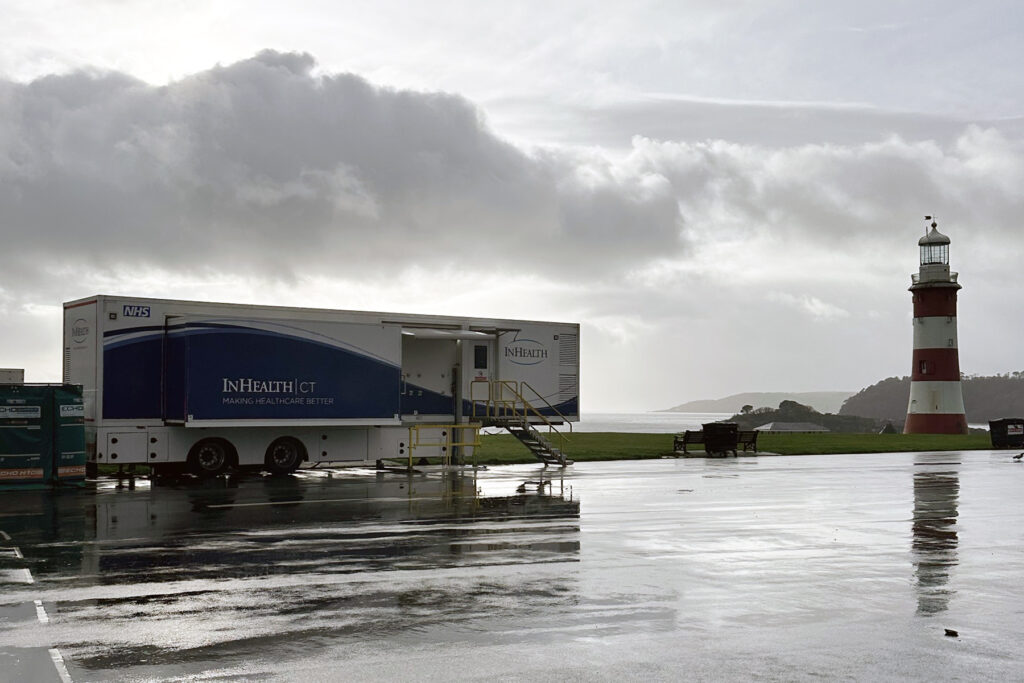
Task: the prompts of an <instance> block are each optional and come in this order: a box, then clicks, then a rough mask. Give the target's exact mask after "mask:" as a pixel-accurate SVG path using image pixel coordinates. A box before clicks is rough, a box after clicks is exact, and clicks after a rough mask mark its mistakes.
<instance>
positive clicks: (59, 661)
mask: <svg viewBox="0 0 1024 683" xmlns="http://www.w3.org/2000/svg"><path fill="white" fill-rule="evenodd" d="M50 659H52V660H53V665H54V666H55V667H57V675H58V676H60V680H61V681H62V683H72V680H71V674H69V673H68V667H67V666H65V665H64V658H63V657H61V656H60V650H58V649H57V648H55V647H54V648H50Z"/></svg>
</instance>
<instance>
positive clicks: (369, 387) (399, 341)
mask: <svg viewBox="0 0 1024 683" xmlns="http://www.w3.org/2000/svg"><path fill="white" fill-rule="evenodd" d="M64 382H66V383H73V384H81V385H82V386H83V388H84V400H85V411H86V449H87V453H88V458H89V462H90V463H96V464H118V465H120V464H142V463H145V464H148V465H152V466H155V467H157V468H158V469H159V468H161V467H168V468H171V467H174V466H178V467H180V466H181V465H183V464H187V466H188V467H189V469H190V470H191V471H192V472H193V473H195V474H197V475H200V476H212V475H215V474H218V473H220V472H222V471H224V470H225V469H226V468H228V467H232V466H236V467H261V468H264V469H267V470H269V471H271V472H274V473H284V472H290V471H293V470H294V469H296V468H297V467H299V466H300V465H301V464H302V463H306V464H317V463H348V464H370V463H374V462H376V461H378V460H381V459H389V458H402V459H406V458H409V457H411V456H413V455H415V456H416V457H417V458H419V457H434V456H441V457H445V458H448V457H451V456H453V455H454V456H456V457H458V458H467V457H469V456H470V455H472V447H471V446H469V445H462V446H461V452H459V448H460V444H468V443H470V442H472V441H474V440H475V437H474V438H467V433H472V434H475V428H476V427H477V426H479V425H501V426H505V427H509V429H510V430H512V429H513V428H516V429H517V430H518V431H516V432H515V433H517V435H518V436H520V438H521V439H523V441H524V443H527V444H528V445H530V444H533V443H535V440H534V439H533V438H532V437H529V436H524V435H527V433H532V434H534V435H535V436H536V432H535V431H534V430H533V427H534V426H537V425H545V426H547V427H548V428H551V427H552V426H554V425H564V424H565V423H571V422H574V421H577V420H578V419H579V325H578V324H573V323H554V322H536V321H526V320H502V319H488V318H468V317H456V316H432V315H406V314H396V313H372V312H363V311H337V310H323V309H309V308H287V307H272V306H252V305H240V304H222V303H205V302H196V301H173V300H163V299H142V298H131V297H120V296H106V295H98V296H92V297H88V298H85V299H79V300H76V301H70V302H67V303H65V304H64ZM541 440H542V441H543V439H541ZM531 450H534V452H535V453H537V455H538V457H539V458H540V459H541V460H544V461H545V462H552V461H558V462H561V464H565V459H564V456H562V455H561V453H559V452H557V449H549V450H554V451H555V452H556V454H557V456H558V457H557V458H554V456H552V457H548V456H546V455H545V454H544V453H543V452H542V451H543V448H542V449H541V450H540V451H538V450H537V449H535V448H534V447H533V446H531ZM453 451H456V452H455V453H453ZM552 458H554V459H552Z"/></svg>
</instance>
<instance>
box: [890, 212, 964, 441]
mask: <svg viewBox="0 0 1024 683" xmlns="http://www.w3.org/2000/svg"><path fill="white" fill-rule="evenodd" d="M924 219H925V220H926V221H928V223H930V225H928V224H926V225H925V236H924V237H922V238H921V239H920V240H918V242H917V243H918V245H919V247H920V251H921V267H920V270H918V272H917V274H916V275H911V276H910V279H911V284H910V293H911V296H912V299H913V302H914V356H913V368H912V370H911V375H910V402H909V404H908V405H907V422H906V424H905V425H904V427H903V433H904V434H966V433H967V417H966V414H965V412H964V398H963V391H962V389H961V386H960V356H959V352H958V350H957V348H958V347H957V335H956V293H957V290H959V289H960V285H959V284H958V283H957V281H956V280H957V274H956V273H951V272H950V271H949V238H948V237H946V236H945V235H943V234H942V233H940V232H939V231H938V224H937V223H936V221H935V220H933V218H932V216H925V217H924ZM929 227H930V228H931V230H929V229H928V228H929Z"/></svg>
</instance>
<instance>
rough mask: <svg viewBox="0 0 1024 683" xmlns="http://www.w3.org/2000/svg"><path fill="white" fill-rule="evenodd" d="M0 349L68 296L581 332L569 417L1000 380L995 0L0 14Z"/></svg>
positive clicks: (1014, 107) (2, 6)
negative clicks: (897, 385)
mask: <svg viewBox="0 0 1024 683" xmlns="http://www.w3.org/2000/svg"><path fill="white" fill-rule="evenodd" d="M0 15H2V16H3V17H4V19H3V21H2V22H0V240H2V242H0V244H2V246H0V313H2V314H3V327H2V329H0V367H23V368H25V369H26V378H27V379H28V380H30V381H57V380H59V379H60V355H61V352H60V306H61V302H63V301H66V300H71V299H75V298H79V297H83V296H88V295H90V294H95V293H110V294H128V295H138V296H158V297H165V298H196V299H204V300H220V301H232V302H252V303H262V304H276V305H301V306H320V307H328V308H351V309H370V310H390V311H402V312H417V313H446V314H459V315H479V316H487V317H516V318H532V319H550V320H564V321H573V322H580V323H581V324H582V325H583V337H582V344H583V358H582V360H583V364H584V365H583V377H582V391H583V397H582V402H583V408H584V410H585V411H586V410H593V411H601V410H623V409H624V410H629V409H632V410H643V409H659V408H666V407H669V406H672V405H674V404H677V403H681V402H683V401H687V400H692V399H698V398H717V397H721V396H725V395H728V394H732V393H737V392H741V391H815V390H849V391H856V390H858V389H860V388H862V387H864V386H867V385H869V384H872V383H874V382H876V381H878V380H880V379H883V378H885V377H888V376H892V375H905V374H909V369H910V353H911V341H912V333H911V326H910V320H911V305H910V295H909V293H908V292H907V291H906V288H907V286H908V285H909V280H910V277H909V276H910V273H911V272H914V271H916V269H917V258H918V254H917V244H916V243H917V239H918V238H919V237H920V236H921V235H922V234H923V228H924V220H923V216H924V215H925V214H936V215H937V216H938V218H939V221H940V229H941V230H942V231H943V232H945V233H946V234H948V235H949V236H950V237H951V239H952V241H953V242H952V247H951V260H952V266H953V269H954V270H957V271H959V272H960V282H961V283H962V284H963V285H964V289H963V290H962V291H961V293H960V307H959V320H960V329H959V332H960V359H961V369H962V370H963V371H964V372H968V373H976V374H991V373H996V372H1005V371H1011V370H1020V369H1024V360H1022V359H1021V354H1020V351H1019V349H1020V342H1019V340H1020V339H1021V338H1024V307H1022V305H1021V304H1020V302H1019V298H1020V294H1021V292H1022V290H1024V268H1022V267H1021V260H1022V254H1024V251H1022V250H1021V248H1020V247H1019V246H1018V245H1019V243H1020V240H1021V234H1022V233H1021V230H1020V229H1019V227H1018V226H1019V224H1020V222H1021V221H1022V216H1024V70H1022V69H1021V68H1020V65H1021V64H1024V5H1021V4H1020V3H1018V2H1011V1H1007V2H972V3H965V2H962V1H960V0H957V1H943V0H920V1H913V0H908V1H905V2H893V1H892V0H878V1H875V0H866V1H861V2H857V3H852V2H822V1H820V0H808V1H792V2H786V1H779V2H765V1H763V0H757V1H752V0H751V1H745V0H715V1H711V0H686V1H681V0H675V1H673V2H641V1H638V0H634V1H632V2H628V3H626V2H622V3H595V2H571V1H560V2H555V3H552V2H516V3H500V4H499V3H482V2H476V1H472V0H465V1H458V2H455V1H436V2H430V3H414V2H409V1H408V0H406V1H405V2H388V1H383V2H381V1H375V2H346V1H339V0H330V1H329V2H328V1H326V0H324V1H317V0H295V1H293V2H291V3H288V4H287V8H285V5H282V4H281V3H279V2H269V1H267V2H265V1H262V0H245V1H244V2H243V1H242V0H231V1H228V0H220V1H218V0H201V1H200V0H196V1H193V0H179V1H177V2H173V3H168V2H162V1H157V0H153V1H138V2H136V1H133V0H91V1H90V2H77V3H76V2H60V1H57V0H53V1H50V0H0Z"/></svg>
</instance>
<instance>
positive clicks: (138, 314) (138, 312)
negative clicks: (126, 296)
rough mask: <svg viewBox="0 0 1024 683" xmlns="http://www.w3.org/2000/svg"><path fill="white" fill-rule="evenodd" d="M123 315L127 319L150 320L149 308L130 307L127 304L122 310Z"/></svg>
mask: <svg viewBox="0 0 1024 683" xmlns="http://www.w3.org/2000/svg"><path fill="white" fill-rule="evenodd" d="M121 315H123V316H124V317H126V318H148V317H149V306H129V305H128V304H125V305H124V307H123V308H122V309H121Z"/></svg>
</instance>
